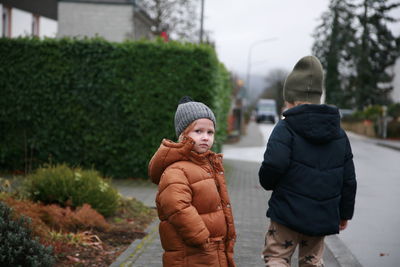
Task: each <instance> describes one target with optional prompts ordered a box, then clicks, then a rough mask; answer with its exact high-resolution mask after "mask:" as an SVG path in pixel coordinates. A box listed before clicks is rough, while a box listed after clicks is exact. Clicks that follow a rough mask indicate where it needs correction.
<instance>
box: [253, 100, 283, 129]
mask: <svg viewBox="0 0 400 267" xmlns="http://www.w3.org/2000/svg"><path fill="white" fill-rule="evenodd" d="M277 120H278V114H277V113H276V102H275V100H274V99H260V100H258V102H257V107H256V122H257V123H260V122H264V121H269V122H272V123H275V122H276V121H277Z"/></svg>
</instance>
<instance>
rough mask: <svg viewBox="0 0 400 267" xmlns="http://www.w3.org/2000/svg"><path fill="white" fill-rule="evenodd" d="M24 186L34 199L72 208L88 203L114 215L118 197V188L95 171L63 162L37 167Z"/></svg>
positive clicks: (100, 210) (107, 213)
mask: <svg viewBox="0 0 400 267" xmlns="http://www.w3.org/2000/svg"><path fill="white" fill-rule="evenodd" d="M24 187H25V191H26V192H27V193H28V196H29V197H30V198H31V199H32V200H34V201H40V202H43V203H45V204H59V205H60V206H63V207H73V208H76V207H79V206H82V205H83V204H85V203H87V204H89V205H90V206H91V207H92V208H93V209H95V210H96V211H98V212H99V213H101V214H102V215H104V216H110V215H112V214H114V212H115V211H116V209H117V207H118V202H119V200H120V197H119V194H118V192H117V190H116V189H114V188H113V187H111V186H110V184H109V182H108V181H107V180H104V179H103V178H101V177H100V175H99V173H98V172H97V171H95V170H82V169H80V168H74V169H72V168H69V167H68V166H67V165H65V164H62V165H56V166H47V167H44V168H39V169H37V170H36V171H35V172H34V173H33V174H31V175H29V176H28V178H27V180H26V182H25V186H24Z"/></svg>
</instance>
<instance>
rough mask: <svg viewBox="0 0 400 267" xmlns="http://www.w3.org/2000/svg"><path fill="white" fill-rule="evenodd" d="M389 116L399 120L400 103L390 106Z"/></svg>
mask: <svg viewBox="0 0 400 267" xmlns="http://www.w3.org/2000/svg"><path fill="white" fill-rule="evenodd" d="M387 112H388V115H389V116H391V117H393V118H394V119H397V118H399V117H400V103H394V104H391V105H389V106H388V111H387Z"/></svg>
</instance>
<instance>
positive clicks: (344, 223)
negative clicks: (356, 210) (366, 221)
mask: <svg viewBox="0 0 400 267" xmlns="http://www.w3.org/2000/svg"><path fill="white" fill-rule="evenodd" d="M347 222H348V221H347V220H340V223H339V230H340V231H343V230H344V229H346V228H347Z"/></svg>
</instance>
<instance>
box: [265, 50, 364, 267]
mask: <svg viewBox="0 0 400 267" xmlns="http://www.w3.org/2000/svg"><path fill="white" fill-rule="evenodd" d="M322 92H323V70H322V66H321V63H320V62H319V60H318V59H317V58H316V57H313V56H307V57H304V58H302V59H300V61H299V62H297V64H296V65H295V67H294V69H293V71H292V72H291V73H290V74H289V75H288V77H287V78H286V81H285V85H284V98H285V101H286V105H287V108H288V109H287V110H286V111H285V112H284V113H283V116H284V117H285V118H284V119H283V120H281V121H279V122H278V124H277V125H276V126H275V128H274V130H273V132H272V134H271V136H270V138H269V140H268V144H267V149H266V151H265V154H264V161H263V162H262V165H261V167H260V171H259V179H260V184H261V185H262V186H263V187H264V188H265V189H266V190H272V191H273V192H272V196H271V198H270V200H269V202H268V206H269V208H268V211H267V217H269V218H270V219H271V223H270V226H269V229H268V232H267V233H266V237H265V248H264V251H263V257H264V261H265V263H266V265H267V266H290V261H291V257H292V254H293V252H294V250H295V248H296V247H297V245H299V266H322V265H323V262H322V254H323V249H324V237H325V236H326V235H330V234H336V233H338V232H339V230H344V229H345V228H346V226H347V221H348V220H350V219H351V218H352V216H353V212H354V202H355V194H356V187H357V183H356V176H355V170H354V164H353V159H352V158H353V155H352V152H351V147H350V143H349V139H348V138H347V136H346V133H345V132H344V131H343V130H342V129H341V128H340V116H339V112H338V109H337V108H336V107H334V106H328V105H321V104H320V103H321V95H322Z"/></svg>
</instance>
